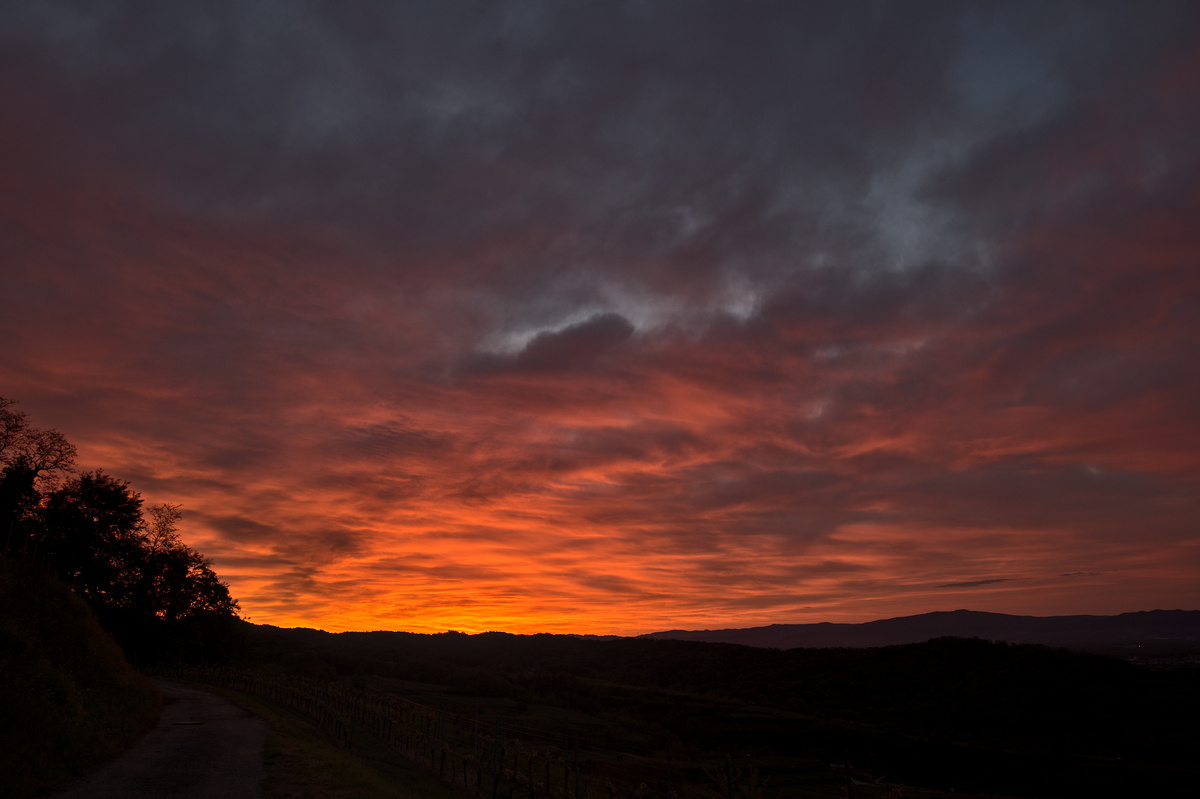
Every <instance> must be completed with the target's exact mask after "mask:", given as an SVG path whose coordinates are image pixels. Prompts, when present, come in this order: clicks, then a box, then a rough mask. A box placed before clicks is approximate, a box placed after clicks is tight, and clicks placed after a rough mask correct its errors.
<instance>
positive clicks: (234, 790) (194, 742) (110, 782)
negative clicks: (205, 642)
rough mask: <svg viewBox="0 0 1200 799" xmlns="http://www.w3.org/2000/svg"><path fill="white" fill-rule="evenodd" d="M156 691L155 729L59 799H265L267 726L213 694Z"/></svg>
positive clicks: (171, 686) (164, 687) (176, 688)
mask: <svg viewBox="0 0 1200 799" xmlns="http://www.w3.org/2000/svg"><path fill="white" fill-rule="evenodd" d="M154 685H155V687H157V688H158V690H159V691H160V692H162V695H163V710H162V713H161V714H160V715H159V717H158V722H157V723H156V724H155V726H154V729H152V730H151V731H150V732H148V733H146V735H145V736H144V737H143V738H142V739H141V740H140V741H138V742H137V743H136V744H134V745H133V747H131V748H130V749H129V751H127V752H126V753H125V754H123V755H121V756H120V757H118V758H117V759H116V760H113V761H111V762H110V763H108V764H106V765H104V766H102V767H101V768H100V769H99V770H98V771H96V772H95V773H94V774H92V775H91V776H89V777H87V778H85V779H83V780H81V781H80V782H77V783H75V784H73V785H71V786H70V787H69V788H67V789H66V790H65V791H63V792H62V793H59V794H56V795H55V799H258V797H259V796H260V795H261V785H260V783H261V782H262V777H263V762H262V751H263V740H264V739H265V738H266V734H267V725H266V722H264V721H263V720H262V719H259V718H256V717H255V716H252V715H250V714H249V713H247V712H246V711H245V710H242V709H241V708H239V707H237V706H236V705H233V704H230V703H229V702H228V701H226V700H225V699H223V698H221V697H219V696H216V695H215V694H210V693H208V692H206V691H200V690H197V689H195V688H188V687H187V686H185V685H180V684H179V683H173V682H168V681H166V680H154Z"/></svg>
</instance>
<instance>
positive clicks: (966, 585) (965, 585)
mask: <svg viewBox="0 0 1200 799" xmlns="http://www.w3.org/2000/svg"><path fill="white" fill-rule="evenodd" d="M1010 579H1011V578H1009V577H994V578H992V579H990V580H967V581H965V582H961V583H942V584H941V585H939V586H938V588H978V587H979V586H981V585H994V584H996V583H1007V582H1008V581H1009V580H1010Z"/></svg>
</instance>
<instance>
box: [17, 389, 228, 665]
mask: <svg viewBox="0 0 1200 799" xmlns="http://www.w3.org/2000/svg"><path fill="white" fill-rule="evenodd" d="M14 406H15V403H14V402H13V401H12V400H9V399H5V398H3V397H0V524H2V525H3V527H0V531H6V532H5V535H6V539H5V540H6V549H5V551H6V552H8V551H10V550H11V546H10V545H11V543H12V541H13V538H14V532H16V533H17V534H18V536H17V538H18V540H20V542H21V547H20V552H21V553H24V551H25V549H26V547H27V546H28V542H30V541H32V542H34V546H35V549H36V551H37V552H38V557H39V558H41V559H44V560H45V561H46V562H48V563H49V564H50V566H51V567H52V568H53V570H54V571H55V572H56V573H57V574H58V576H59V577H60V578H61V579H62V580H63V581H64V582H66V583H67V584H68V585H69V586H71V588H72V589H73V590H74V591H75V592H76V593H78V594H80V595H82V596H83V597H84V599H86V600H87V601H88V603H89V604H90V605H91V606H92V608H93V610H95V612H96V615H97V616H98V617H99V619H100V621H101V623H102V624H104V625H105V626H106V627H107V628H108V629H109V631H110V632H112V633H113V634H114V635H115V636H116V637H117V640H118V641H119V642H120V643H121V645H122V646H123V647H125V649H126V652H127V653H128V652H132V653H134V654H135V657H136V653H138V652H145V653H147V654H153V653H157V652H162V651H166V652H168V653H170V654H172V656H174V657H180V658H192V657H196V656H197V653H200V656H209V655H211V654H212V653H214V651H219V650H221V649H222V648H225V647H227V645H228V643H229V639H230V637H231V630H232V624H233V622H235V621H236V619H237V613H238V604H237V602H236V601H235V600H234V599H233V598H232V597H231V596H230V595H229V587H228V586H227V585H226V584H225V583H222V582H221V581H220V579H218V577H217V575H216V573H215V572H214V571H213V570H212V564H211V563H210V561H209V560H208V559H207V558H205V557H204V556H203V555H201V554H200V553H199V552H197V551H196V550H194V549H192V548H191V547H189V546H187V545H186V544H184V543H183V541H181V540H180V538H179V534H178V531H177V528H178V524H179V520H180V519H181V518H182V514H181V512H180V510H179V506H178V505H170V504H164V505H157V506H153V507H150V508H148V509H146V511H145V512H144V511H143V507H142V506H143V502H142V497H141V495H140V494H138V493H137V492H135V491H133V490H132V489H130V487H129V483H128V482H126V481H124V480H119V479H117V478H115V477H112V476H111V475H108V474H105V473H104V472H103V471H102V470H99V469H98V470H96V471H93V472H84V473H82V474H79V475H77V476H75V477H73V478H70V479H66V478H65V475H67V474H68V473H70V470H71V467H72V466H73V464H74V461H75V447H74V446H72V445H71V444H70V443H69V442H68V441H67V440H66V438H65V437H64V436H63V435H62V434H61V433H59V432H58V431H57V430H41V429H37V428H34V427H31V426H30V424H29V417H28V415H27V414H25V413H23V412H20V411H17V410H16V409H15V407H14Z"/></svg>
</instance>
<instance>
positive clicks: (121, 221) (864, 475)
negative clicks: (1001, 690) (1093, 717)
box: [0, 0, 1200, 634]
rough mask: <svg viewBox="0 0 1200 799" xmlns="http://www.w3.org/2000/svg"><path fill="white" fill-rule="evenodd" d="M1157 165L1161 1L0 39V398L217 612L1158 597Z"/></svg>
mask: <svg viewBox="0 0 1200 799" xmlns="http://www.w3.org/2000/svg"><path fill="white" fill-rule="evenodd" d="M1198 141H1200V6H1197V5H1196V4H1195V3H1193V2H1182V3H1172V2H1156V3H1153V4H1150V5H1147V4H1142V3H1103V2H1084V3H1069V2H1056V3H1041V2H1024V3H1022V2H1002V3H984V2H979V3H975V2H973V3H961V2H919V3H916V2H914V3H904V2H889V3H868V2H856V3H841V2H805V3H801V2H778V3H775V2H751V3H706V2H630V3H622V2H545V3H535V2H507V3H506V2H489V3H465V2H464V3H458V2H450V3H446V2H428V3H417V2H414V3H368V2H359V3H313V2H293V1H292V0H277V1H274V2H268V1H265V0H233V1H231V2H224V3H222V2H212V3H203V4H178V5H176V4H163V3H157V2H109V3H92V2H78V3H76V2H20V3H17V2H9V3H3V4H0V269H2V277H0V342H2V345H0V395H3V396H6V397H10V398H13V399H16V400H18V401H19V402H20V405H19V406H18V407H19V409H20V410H23V411H25V412H26V413H28V414H29V415H30V417H31V421H32V422H33V423H34V424H35V425H38V426H41V427H53V428H55V429H58V430H59V431H61V432H62V433H63V434H65V435H66V436H67V438H68V439H69V440H70V441H71V442H73V443H74V444H75V445H76V446H77V447H78V448H79V461H78V467H79V468H80V469H87V470H91V469H96V468H103V469H104V470H105V471H106V472H108V473H109V474H113V475H115V476H117V477H120V478H122V479H125V480H128V481H129V482H130V486H131V488H132V489H134V490H136V491H138V492H140V493H141V494H142V496H143V497H144V498H145V500H146V502H147V503H150V504H154V503H159V502H173V503H181V504H182V506H183V508H182V510H183V513H184V519H183V522H182V524H181V529H180V532H181V534H182V536H183V538H184V540H185V541H186V542H187V543H189V544H190V545H192V546H193V547H195V548H197V549H199V550H200V551H201V552H203V553H204V554H205V555H207V556H209V557H210V558H211V559H212V561H213V566H214V569H215V570H216V571H217V573H218V574H219V575H220V576H221V577H222V579H224V580H225V581H227V582H228V583H229V585H230V588H231V592H232V593H233V595H234V596H235V597H237V598H238V600H239V601H240V603H241V608H242V612H243V615H244V616H245V617H248V618H249V619H250V620H251V621H254V622H260V623H268V624H275V625H280V626H306V627H317V628H322V629H327V630H331V631H340V630H373V629H392V630H411V631H416V632H435V631H440V630H447V629H456V630H462V631H467V632H476V631H483V630H506V631H509V632H517V633H531V632H574V633H596V634H601V633H616V634H638V633H644V632H650V631H654V630H665V629H678V628H684V629H704V628H714V629H715V628H725V627H746V626H754V625H761V624H771V623H801V622H820V621H836V622H856V621H868V620H872V619H879V618H888V617H894V616H900V615H907V614H912V613H923V612H929V611H937V610H953V609H957V608H969V609H973V610H985V611H994V612H1002V613H1019V614H1032V615H1061V614H1076V613H1089V614H1112V613H1121V612H1127V611H1138V610H1150V609H1154V608H1185V609H1197V608H1200V410H1198V409H1200V368H1198V365H1200V225H1197V224H1196V220H1197V219H1198V218H1200V147H1197V142H1198ZM1189 220H1190V221H1189Z"/></svg>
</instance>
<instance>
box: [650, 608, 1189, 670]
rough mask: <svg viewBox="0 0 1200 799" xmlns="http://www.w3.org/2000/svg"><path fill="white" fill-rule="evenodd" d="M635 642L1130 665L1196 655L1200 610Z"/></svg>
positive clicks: (777, 629) (774, 630) (888, 623)
mask: <svg viewBox="0 0 1200 799" xmlns="http://www.w3.org/2000/svg"><path fill="white" fill-rule="evenodd" d="M641 637H642V638H658V639H673V640H679V641H706V642H709V643H724V644H742V645H743V646H756V647H771V648H775V649H795V648H797V647H809V648H827V647H872V646H897V645H900V644H917V643H921V642H922V641H928V640H930V639H932V638H944V637H955V638H983V639H985V640H988V641H1005V642H1008V643H1010V644H1043V645H1045V646H1057V647H1064V648H1068V649H1077V650H1082V651H1088V652H1098V653H1102V654H1110V655H1118V656H1122V657H1127V658H1130V659H1133V658H1135V657H1138V656H1140V657H1143V658H1145V657H1155V656H1172V655H1180V654H1184V653H1200V611H1195V610H1191V611H1188V610H1152V611H1143V612H1138V613H1122V614H1120V615H1117V616H1011V615H1008V614H1005V613H983V612H980V611H973V610H955V611H949V612H937V613H922V614H920V615H917V616H901V617H898V618H893V619H881V620H879V621H871V622H865V623H862V624H830V623H821V624H772V625H769V626H766V627H746V628H740V629H725V630H669V631H665V632H656V633H648V634H646V635H643V636H641Z"/></svg>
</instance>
